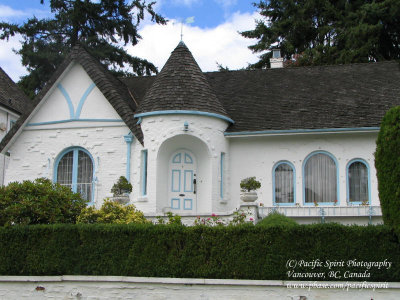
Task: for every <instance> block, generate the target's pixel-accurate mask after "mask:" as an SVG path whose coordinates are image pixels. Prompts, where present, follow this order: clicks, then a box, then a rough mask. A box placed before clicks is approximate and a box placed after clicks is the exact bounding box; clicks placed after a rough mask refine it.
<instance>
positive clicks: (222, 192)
mask: <svg viewBox="0 0 400 300" xmlns="http://www.w3.org/2000/svg"><path fill="white" fill-rule="evenodd" d="M224 160H225V153H224V152H221V158H220V170H219V171H220V176H221V182H220V186H219V195H220V197H221V199H224Z"/></svg>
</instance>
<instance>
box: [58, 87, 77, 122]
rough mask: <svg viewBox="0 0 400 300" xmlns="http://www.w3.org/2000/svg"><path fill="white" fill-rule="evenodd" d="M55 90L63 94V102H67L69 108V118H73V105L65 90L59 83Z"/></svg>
mask: <svg viewBox="0 0 400 300" xmlns="http://www.w3.org/2000/svg"><path fill="white" fill-rule="evenodd" d="M57 88H58V89H59V90H60V92H61V93H62V94H63V96H64V98H65V100H66V101H67V104H68V108H69V117H70V118H71V119H73V118H74V105H73V104H72V101H71V97H70V96H69V94H68V92H67V91H66V90H65V88H64V87H63V86H62V84H61V83H59V84H57Z"/></svg>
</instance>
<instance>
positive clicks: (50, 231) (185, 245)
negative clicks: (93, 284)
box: [0, 224, 400, 281]
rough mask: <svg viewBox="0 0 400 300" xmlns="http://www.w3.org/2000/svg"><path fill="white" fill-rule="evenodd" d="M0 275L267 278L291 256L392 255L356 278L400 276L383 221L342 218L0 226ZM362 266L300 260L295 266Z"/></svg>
mask: <svg viewBox="0 0 400 300" xmlns="http://www.w3.org/2000/svg"><path fill="white" fill-rule="evenodd" d="M0 240H1V244H0V274H1V275H118V276H150V277H188V278H194V277H197V278H233V279H266V280H279V279H281V280H287V279H292V280H333V279H332V278H329V277H327V278H324V279H321V278H319V279H316V278H311V279H310V278H288V275H287V272H288V271H289V270H290V269H291V268H287V266H286V264H287V261H288V260H297V261H300V260H304V261H312V260H315V259H319V260H320V261H321V262H325V261H327V260H329V261H345V262H346V263H347V261H349V260H354V259H356V260H357V261H365V262H376V261H378V262H379V261H384V260H385V259H386V260H387V261H390V262H392V267H391V268H390V269H386V268H381V269H377V268H373V269H371V270H370V274H371V277H369V278H347V279H342V280H346V281H347V280H356V281H364V280H366V281H400V247H399V242H398V240H397V237H396V236H395V235H393V233H392V232H391V230H390V229H389V228H388V227H386V226H367V227H357V226H343V225H338V224H318V225H309V226H304V225H299V226H293V227H282V226H277V227H263V226H259V227H258V226H252V225H243V226H230V227H229V226H228V227H206V226H194V227H185V226H171V225H168V226H165V225H151V224H132V225H130V224H128V225H120V224H78V225H72V224H65V225H62V224H60V225H34V226H12V227H3V228H0ZM332 270H339V271H350V272H363V271H364V270H365V268H363V267H345V268H333V269H331V270H329V269H328V268H327V267H326V266H325V264H324V266H322V267H317V268H315V269H311V268H310V267H304V266H303V267H297V268H296V269H295V272H325V273H327V272H329V271H332Z"/></svg>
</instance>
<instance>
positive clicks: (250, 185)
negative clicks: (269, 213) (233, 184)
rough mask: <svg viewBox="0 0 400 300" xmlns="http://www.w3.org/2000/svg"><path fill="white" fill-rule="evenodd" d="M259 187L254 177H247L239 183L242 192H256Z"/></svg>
mask: <svg viewBox="0 0 400 300" xmlns="http://www.w3.org/2000/svg"><path fill="white" fill-rule="evenodd" d="M260 187H261V183H260V182H259V181H258V180H256V177H248V178H245V179H243V180H242V181H241V182H240V188H241V189H242V191H248V192H250V191H255V190H258V189H259V188H260Z"/></svg>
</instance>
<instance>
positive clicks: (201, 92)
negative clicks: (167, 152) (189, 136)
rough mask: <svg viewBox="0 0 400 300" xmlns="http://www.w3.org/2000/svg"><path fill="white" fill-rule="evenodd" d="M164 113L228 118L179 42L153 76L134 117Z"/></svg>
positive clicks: (190, 54) (193, 61)
mask: <svg viewBox="0 0 400 300" xmlns="http://www.w3.org/2000/svg"><path fill="white" fill-rule="evenodd" d="M163 111H200V112H207V113H213V114H218V115H221V116H225V117H228V114H227V113H226V110H225V109H224V107H223V106H222V104H221V102H220V101H219V100H218V97H217V96H216V94H215V92H214V91H213V89H212V88H211V87H210V84H209V82H208V81H207V79H206V77H205V76H204V74H203V72H202V71H201V69H200V67H199V66H198V64H197V63H196V61H195V60H194V58H193V55H192V53H191V52H190V51H189V49H188V48H187V47H186V45H185V44H184V43H183V42H180V43H179V44H178V46H177V47H176V48H175V50H174V51H173V52H172V53H171V56H170V57H169V59H168V61H167V62H166V64H165V65H164V67H163V68H162V70H161V72H160V73H159V74H158V75H157V76H156V78H155V80H154V82H153V84H152V85H151V87H150V88H149V89H148V90H147V92H146V94H145V96H144V98H143V100H142V101H141V103H140V104H139V108H138V110H137V111H136V114H143V113H149V112H163Z"/></svg>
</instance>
